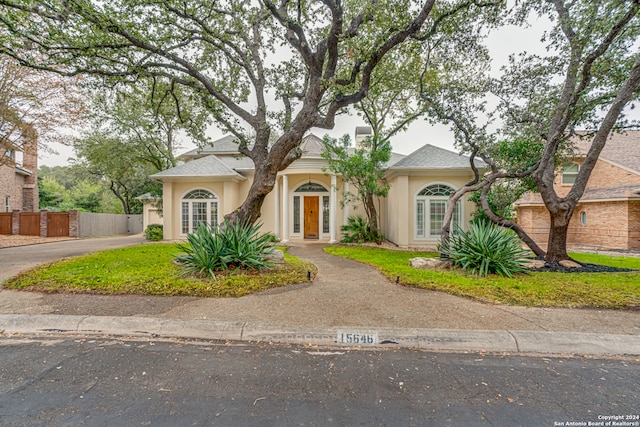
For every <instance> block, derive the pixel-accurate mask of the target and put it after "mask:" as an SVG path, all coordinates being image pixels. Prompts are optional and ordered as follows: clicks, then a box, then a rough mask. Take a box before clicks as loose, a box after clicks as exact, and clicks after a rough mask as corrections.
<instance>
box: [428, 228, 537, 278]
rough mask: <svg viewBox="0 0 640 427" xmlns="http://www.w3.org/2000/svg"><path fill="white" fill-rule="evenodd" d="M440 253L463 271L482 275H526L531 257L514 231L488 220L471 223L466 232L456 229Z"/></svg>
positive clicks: (440, 248) (440, 249) (441, 247)
mask: <svg viewBox="0 0 640 427" xmlns="http://www.w3.org/2000/svg"><path fill="white" fill-rule="evenodd" d="M438 250H439V251H440V253H441V254H442V255H443V256H446V257H448V258H450V259H451V260H452V261H453V263H454V264H455V265H457V266H459V267H462V269H463V270H465V271H469V272H471V273H474V274H475V273H477V274H478V275H480V276H485V275H487V274H489V273H496V274H499V275H501V276H507V277H513V275H514V274H518V273H524V272H526V264H527V261H528V258H529V257H530V255H531V253H530V252H529V251H528V250H525V249H524V248H523V247H522V245H521V243H520V239H518V236H517V235H516V234H515V233H514V232H513V231H512V230H509V229H505V228H502V227H498V226H497V225H494V224H490V223H486V222H484V221H482V222H477V223H471V224H469V229H468V230H467V231H466V232H465V231H463V230H460V229H456V230H455V232H454V234H453V235H452V236H451V238H450V239H449V241H448V242H447V244H446V245H440V247H439V248H438Z"/></svg>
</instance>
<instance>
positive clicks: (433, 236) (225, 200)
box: [152, 127, 482, 248]
mask: <svg viewBox="0 0 640 427" xmlns="http://www.w3.org/2000/svg"><path fill="white" fill-rule="evenodd" d="M369 134H370V129H369V128H367V127H358V128H357V129H356V144H357V143H358V142H359V141H361V140H362V138H363V137H366V136H368V135H369ZM300 148H301V150H302V152H303V154H302V157H301V158H300V159H298V160H296V161H295V162H294V163H292V164H291V165H290V166H289V167H288V168H286V169H285V170H283V171H282V172H280V173H279V174H278V179H277V181H276V185H275V187H274V189H273V191H272V192H271V193H270V194H269V195H268V196H267V198H266V199H265V201H264V204H263V207H262V215H261V218H260V222H262V224H263V231H265V232H271V233H273V234H275V235H276V236H277V237H278V239H280V240H281V241H282V242H285V243H286V242H289V241H291V240H311V241H313V240H319V241H324V242H329V243H334V242H337V241H338V240H340V239H341V238H342V234H341V232H340V229H341V228H340V227H341V226H342V225H343V224H345V223H346V222H347V218H348V217H349V216H351V215H365V214H364V210H363V209H362V207H361V206H360V207H358V206H350V205H348V206H345V207H343V206H342V204H341V203H340V202H341V201H342V200H343V197H344V195H343V191H344V190H345V189H347V190H348V188H349V184H348V183H344V182H343V181H342V179H341V178H340V177H339V176H335V175H333V174H331V173H330V172H329V171H328V170H327V172H325V169H326V167H327V161H326V160H325V159H323V158H322V157H321V155H320V153H321V152H322V150H323V142H322V140H321V139H320V138H318V137H316V136H315V135H308V136H306V137H305V138H304V139H303V141H302V144H301V146H300ZM178 159H179V160H182V161H184V163H183V164H181V165H179V166H176V167H174V168H171V169H168V170H165V171H162V172H160V173H157V174H155V175H152V177H153V178H155V179H158V180H161V181H162V182H163V223H164V236H165V239H184V238H185V236H186V234H187V233H189V232H191V231H193V230H194V228H195V227H196V226H197V224H198V223H199V222H201V221H206V222H209V223H219V222H220V221H221V220H222V218H223V216H224V215H225V214H228V213H230V212H232V211H233V210H234V209H236V208H238V206H240V204H241V203H242V202H243V201H244V199H245V197H246V195H247V193H248V190H249V187H250V185H251V180H252V178H253V174H254V165H253V162H252V161H251V159H249V158H246V157H242V156H241V155H239V154H238V149H237V144H236V143H235V142H234V139H233V137H230V136H227V137H224V138H222V139H219V140H217V141H215V142H214V143H213V145H212V146H208V147H205V148H204V149H196V150H192V151H189V152H187V153H185V154H183V155H181V156H179V157H178ZM478 165H479V166H482V163H481V162H478ZM471 177H472V172H471V168H470V166H469V158H468V157H465V156H461V155H459V154H456V153H453V152H451V151H447V150H444V149H441V148H438V147H434V146H432V145H425V146H423V147H422V148H420V149H418V150H416V151H415V152H413V153H411V154H409V155H407V156H405V155H401V154H396V153H394V154H393V155H392V157H391V160H390V161H389V163H388V165H387V166H386V171H385V179H386V180H387V181H388V182H389V184H390V185H391V188H390V190H389V195H388V197H387V198H385V199H380V200H378V203H377V207H378V208H379V215H380V224H381V229H382V232H383V234H384V235H385V237H386V238H387V239H388V240H390V241H391V242H392V243H395V244H396V245H398V246H400V247H408V246H419V247H429V248H434V247H435V246H436V244H437V242H438V239H439V237H440V229H441V227H442V220H443V216H444V211H445V208H446V204H447V199H448V196H449V194H450V192H451V191H453V190H454V189H456V188H458V187H460V186H462V185H463V184H464V183H466V182H467V181H468V180H469V179H470V178H471ZM473 209H474V205H473V203H471V202H469V201H468V200H466V199H465V201H463V202H461V203H459V205H458V208H457V211H456V217H455V220H456V222H457V224H458V225H459V226H461V227H462V228H465V224H466V223H467V222H468V221H469V219H470V217H471V212H472V210H473Z"/></svg>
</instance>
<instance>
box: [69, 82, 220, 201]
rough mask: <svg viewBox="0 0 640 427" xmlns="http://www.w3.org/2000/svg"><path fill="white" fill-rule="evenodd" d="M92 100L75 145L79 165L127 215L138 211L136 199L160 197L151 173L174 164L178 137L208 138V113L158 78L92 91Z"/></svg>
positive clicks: (200, 139) (157, 184)
mask: <svg viewBox="0 0 640 427" xmlns="http://www.w3.org/2000/svg"><path fill="white" fill-rule="evenodd" d="M91 99H92V102H93V108H92V111H93V112H92V114H91V115H90V120H91V124H92V127H91V129H90V130H89V131H87V132H85V133H84V134H83V135H82V136H81V137H80V138H79V139H77V140H76V141H75V143H74V148H75V151H76V155H77V157H78V161H79V162H80V164H81V165H82V167H83V168H85V169H86V170H87V171H89V172H90V173H92V174H93V175H95V176H98V177H100V178H101V180H102V181H103V182H104V183H105V185H106V186H107V188H108V189H109V190H110V191H111V192H112V193H113V194H114V196H115V197H116V198H117V199H118V200H119V201H120V203H121V204H122V209H123V211H124V212H125V213H139V212H141V209H142V203H141V202H140V201H139V200H137V199H136V197H137V196H139V195H141V194H144V193H147V192H149V193H151V194H152V195H160V194H161V193H162V185H161V183H159V182H158V181H155V180H152V179H150V178H149V175H152V174H154V173H156V172H159V171H161V170H164V169H167V168H170V167H173V166H175V165H176V160H175V157H174V151H175V149H176V148H178V142H177V141H178V138H179V136H180V135H181V134H182V135H184V136H189V137H191V139H192V140H193V141H195V142H199V143H203V142H204V141H205V140H206V137H205V134H204V131H205V128H206V125H207V123H208V121H209V114H208V112H207V111H206V110H205V109H204V108H203V107H202V105H201V104H199V103H196V102H194V100H193V99H191V98H190V94H189V93H187V92H185V90H184V88H182V87H180V86H175V85H167V84H165V83H163V82H162V81H158V80H157V79H148V80H141V81H139V84H138V86H136V87H129V86H126V87H120V88H116V89H113V90H109V91H104V90H103V91H94V92H93V93H92V97H91Z"/></svg>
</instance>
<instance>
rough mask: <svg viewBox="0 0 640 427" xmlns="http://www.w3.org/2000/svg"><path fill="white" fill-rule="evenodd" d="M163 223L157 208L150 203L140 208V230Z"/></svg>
mask: <svg viewBox="0 0 640 427" xmlns="http://www.w3.org/2000/svg"><path fill="white" fill-rule="evenodd" d="M163 223H164V221H163V218H162V217H161V216H160V213H159V211H158V208H157V207H155V206H153V204H152V203H150V202H146V203H145V204H144V205H143V206H142V229H143V230H146V229H147V227H148V226H149V224H160V225H162V224H163Z"/></svg>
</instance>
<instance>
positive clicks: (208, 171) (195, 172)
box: [151, 155, 244, 179]
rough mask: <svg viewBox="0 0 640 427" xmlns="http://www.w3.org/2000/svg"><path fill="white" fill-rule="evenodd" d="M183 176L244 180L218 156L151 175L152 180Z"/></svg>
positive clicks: (203, 158) (197, 160)
mask: <svg viewBox="0 0 640 427" xmlns="http://www.w3.org/2000/svg"><path fill="white" fill-rule="evenodd" d="M182 176H202V177H204V176H206V177H225V176H230V177H238V178H243V179H244V177H243V176H242V175H240V174H239V173H238V172H236V171H234V170H233V169H232V168H230V167H229V166H227V165H226V164H225V162H223V161H222V160H221V159H220V158H218V157H216V156H213V155H211V156H207V157H202V158H200V159H196V160H193V161H190V162H187V163H184V164H182V165H179V166H176V167H174V168H171V169H167V170H164V171H162V172H158V173H157V174H154V175H151V177H152V178H169V177H182Z"/></svg>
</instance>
